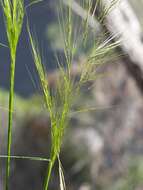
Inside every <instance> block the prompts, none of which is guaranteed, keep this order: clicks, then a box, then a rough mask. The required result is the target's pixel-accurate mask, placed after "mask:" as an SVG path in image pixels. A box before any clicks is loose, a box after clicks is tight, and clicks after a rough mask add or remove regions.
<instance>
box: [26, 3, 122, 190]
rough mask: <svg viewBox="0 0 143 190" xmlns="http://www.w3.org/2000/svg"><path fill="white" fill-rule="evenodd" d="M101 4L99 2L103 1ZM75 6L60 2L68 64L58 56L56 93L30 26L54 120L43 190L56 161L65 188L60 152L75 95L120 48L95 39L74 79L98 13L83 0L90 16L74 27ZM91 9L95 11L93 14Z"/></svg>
mask: <svg viewBox="0 0 143 190" xmlns="http://www.w3.org/2000/svg"><path fill="white" fill-rule="evenodd" d="M98 2H99V3H100V1H98ZM72 3H73V1H72V0H70V1H69V6H67V7H64V6H63V2H62V1H60V5H59V7H60V15H59V23H60V30H61V33H62V36H63V41H64V55H65V65H64V64H63V63H62V62H61V61H60V59H59V58H58V57H57V62H58V66H59V72H60V76H59V79H58V81H57V88H56V89H54V91H51V89H50V87H49V84H48V81H47V75H46V70H45V68H44V62H43V60H42V57H41V53H40V50H39V48H38V44H37V41H36V39H35V38H34V35H33V34H32V32H31V31H30V27H29V26H28V27H27V28H28V32H29V39H30V44H31V49H32V54H33V59H34V63H35V66H36V69H37V72H38V75H39V79H40V83H41V87H42V91H43V96H44V100H45V105H46V108H47V111H48V112H49V115H50V120H51V151H50V158H49V160H50V161H49V163H48V166H47V171H46V175H45V179H44V185H43V190H48V188H49V182H50V177H51V173H52V169H53V167H54V164H55V161H56V160H57V161H58V162H59V177H60V188H61V190H63V189H65V181H64V176H63V172H62V167H61V161H60V149H61V145H62V140H63V136H64V133H65V130H66V128H67V126H68V121H69V113H70V110H71V108H72V105H73V101H74V97H76V95H77V94H78V93H80V88H81V87H82V85H83V84H85V83H86V82H88V81H90V80H95V78H96V67H98V66H99V65H100V64H102V62H103V57H104V58H105V57H106V56H108V53H110V52H111V51H112V50H113V49H114V48H115V47H117V46H118V45H119V44H118V43H117V42H115V43H114V42H113V43H112V42H111V40H110V39H108V40H106V41H104V42H102V43H101V44H99V45H98V46H97V44H96V39H93V40H92V44H91V46H90V49H89V50H88V53H87V58H86V60H85V62H84V63H83V64H82V65H81V69H80V70H81V71H80V74H79V80H78V81H75V80H74V79H73V78H72V74H71V68H72V65H73V61H74V59H75V57H76V56H77V52H78V48H79V44H78V42H79V41H78V39H80V40H81V41H80V45H81V46H82V48H84V47H85V46H86V44H87V42H88V38H89V36H88V35H89V34H88V18H89V16H91V15H94V12H95V11H96V8H97V6H98V5H97V3H96V5H95V8H94V9H92V6H93V4H92V1H90V0H88V2H87V1H83V0H81V1H80V5H81V6H82V7H84V8H85V7H86V10H87V15H86V19H85V20H84V21H82V20H80V22H79V23H78V24H75V22H76V20H79V19H77V16H76V15H74V13H73V12H72ZM113 5H114V4H113V2H111V6H109V8H108V11H109V9H111V7H112V6H113ZM92 10H93V11H94V12H92ZM103 15H104V16H105V15H107V10H105V13H104V14H103ZM103 15H102V21H103ZM76 27H78V28H76ZM77 31H78V32H77Z"/></svg>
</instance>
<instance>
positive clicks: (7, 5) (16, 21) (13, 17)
mask: <svg viewBox="0 0 143 190" xmlns="http://www.w3.org/2000/svg"><path fill="white" fill-rule="evenodd" d="M1 5H2V8H3V13H4V21H5V26H6V33H7V39H8V47H9V51H10V61H11V63H10V90H9V117H8V137H7V156H8V157H7V163H6V180H5V189H6V190H8V180H9V175H10V155H11V141H12V125H13V108H14V78H15V63H16V50H17V44H18V41H19V37H20V33H21V29H22V23H23V17H24V2H23V0H12V1H11V0H1Z"/></svg>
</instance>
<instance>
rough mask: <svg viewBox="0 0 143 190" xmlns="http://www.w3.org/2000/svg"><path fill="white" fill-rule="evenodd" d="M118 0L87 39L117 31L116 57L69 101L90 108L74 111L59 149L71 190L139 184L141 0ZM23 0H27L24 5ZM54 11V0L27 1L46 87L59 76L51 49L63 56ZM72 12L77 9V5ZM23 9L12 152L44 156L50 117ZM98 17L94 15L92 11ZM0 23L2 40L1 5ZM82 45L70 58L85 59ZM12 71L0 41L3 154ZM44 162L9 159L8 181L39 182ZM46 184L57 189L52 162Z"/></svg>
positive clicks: (142, 188)
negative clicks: (44, 74)
mask: <svg viewBox="0 0 143 190" xmlns="http://www.w3.org/2000/svg"><path fill="white" fill-rule="evenodd" d="M119 1H120V2H121V4H118V3H117V5H116V6H115V9H113V10H111V12H110V13H109V14H107V15H106V17H105V20H104V23H100V24H99V23H98V25H97V27H98V28H97V30H96V34H93V30H94V27H93V26H92V24H93V23H92V24H89V28H88V30H89V35H90V38H89V43H88V44H89V46H90V44H91V42H92V41H93V40H97V39H98V38H100V40H101V41H104V40H105V35H99V34H101V33H102V34H105V33H106V35H107V38H109V36H114V38H113V40H116V37H117V39H120V40H121V42H120V46H119V47H118V48H116V50H115V51H114V56H113V57H114V58H113V59H107V60H104V62H103V64H102V66H100V68H99V77H97V78H96V80H95V81H94V82H90V83H87V84H86V85H85V86H84V87H83V89H81V94H80V96H79V97H77V98H76V100H75V102H74V106H73V110H77V108H80V107H91V108H95V109H94V110H89V111H88V112H83V113H76V114H73V115H72V117H71V119H70V124H69V125H70V126H69V127H68V129H67V131H66V134H65V138H64V142H63V146H62V150H61V161H62V165H63V168H64V174H65V180H66V186H67V189H68V190H96V189H97V190H105V189H106V190H143V11H142V10H143V1H142V0H140V1H135V0H119ZM75 2H76V3H77V4H78V3H79V1H78V0H77V1H75ZM95 2H96V1H95ZM103 2H105V3H106V0H103ZM28 4H29V1H28V0H27V1H25V6H27V5H28ZM63 6H67V5H66V4H65V5H63ZM57 11H58V0H45V1H42V2H39V3H36V4H35V5H33V6H31V7H29V8H27V17H28V20H29V23H30V28H31V29H32V31H33V32H34V33H35V34H36V37H37V40H38V42H39V47H40V49H41V52H42V55H43V57H44V61H45V62H44V64H45V67H46V69H47V73H48V74H47V80H48V81H49V84H50V85H51V88H55V86H56V82H57V73H58V69H57V62H56V59H55V54H56V55H58V56H60V57H61V59H62V57H63V54H64V51H63V41H62V37H61V35H60V33H59V29H58V28H59V25H58V16H57ZM82 11H84V10H82ZM73 12H74V14H77V15H78V11H76V10H74V8H73ZM97 12H100V10H98V11H97ZM80 16H81V19H82V14H80ZM27 17H26V16H25V20H24V24H23V30H22V35H21V38H20V42H19V45H18V46H19V47H18V51H17V65H16V77H15V92H16V95H15V110H14V129H13V146H12V154H13V155H25V156H41V157H48V156H49V150H50V129H49V128H50V121H49V116H48V114H47V113H46V110H45V108H44V103H43V99H42V97H41V89H40V85H39V81H38V77H37V73H36V69H35V66H34V63H33V60H32V56H31V50H30V45H29V40H28V37H27V36H28V33H27V29H26V19H27ZM95 22H98V20H96V15H95ZM0 31H1V32H0V42H1V43H4V44H7V39H6V33H5V27H4V22H3V16H2V11H1V9H0ZM87 52H88V47H87V49H84V50H83V49H79V51H78V56H77V57H76V58H75V62H76V63H77V64H80V63H82V62H84V60H85V59H86V56H87ZM9 71H10V63H9V51H8V48H6V47H0V153H1V154H6V135H7V117H8V116H7V113H8V112H7V108H8V89H9ZM75 73H77V72H76V71H75ZM100 74H103V76H101V75H100ZM0 164H1V165H0V177H1V178H0V189H3V182H4V176H5V170H4V165H5V159H1V163H0ZM46 166H47V163H44V162H36V161H35V162H34V161H30V160H29V161H28V160H12V170H11V179H10V184H11V188H10V189H12V190H25V189H27V190H33V189H34V190H38V189H42V183H43V176H44V175H45V171H46ZM50 189H51V190H57V189H59V179H58V171H57V165H56V166H55V169H54V171H53V175H52V178H51V184H50Z"/></svg>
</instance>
